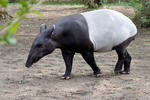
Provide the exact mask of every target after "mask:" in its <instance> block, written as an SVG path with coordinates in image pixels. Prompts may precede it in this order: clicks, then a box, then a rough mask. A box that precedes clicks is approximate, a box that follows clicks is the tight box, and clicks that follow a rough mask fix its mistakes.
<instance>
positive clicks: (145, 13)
mask: <svg viewBox="0 0 150 100" xmlns="http://www.w3.org/2000/svg"><path fill="white" fill-rule="evenodd" d="M141 4H142V7H139V8H138V9H137V12H136V16H135V18H134V22H135V23H136V24H137V26H138V27H150V1H147V0H143V1H142V2H141Z"/></svg>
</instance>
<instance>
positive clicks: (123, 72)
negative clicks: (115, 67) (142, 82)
mask: <svg viewBox="0 0 150 100" xmlns="http://www.w3.org/2000/svg"><path fill="white" fill-rule="evenodd" d="M121 74H130V72H127V71H122V72H121Z"/></svg>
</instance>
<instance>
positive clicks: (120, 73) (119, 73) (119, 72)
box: [115, 71, 130, 75]
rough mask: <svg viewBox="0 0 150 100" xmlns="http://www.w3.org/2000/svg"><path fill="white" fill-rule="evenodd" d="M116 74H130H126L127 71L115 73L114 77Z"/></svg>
mask: <svg viewBox="0 0 150 100" xmlns="http://www.w3.org/2000/svg"><path fill="white" fill-rule="evenodd" d="M118 74H130V72H127V71H115V75H118Z"/></svg>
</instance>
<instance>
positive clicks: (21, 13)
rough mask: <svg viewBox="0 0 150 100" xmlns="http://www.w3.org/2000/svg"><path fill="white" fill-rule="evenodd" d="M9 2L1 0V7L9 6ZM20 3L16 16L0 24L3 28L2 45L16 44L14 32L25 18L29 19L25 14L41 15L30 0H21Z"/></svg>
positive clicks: (0, 38) (0, 28) (1, 28)
mask: <svg viewBox="0 0 150 100" xmlns="http://www.w3.org/2000/svg"><path fill="white" fill-rule="evenodd" d="M7 4H8V1H7V0H1V1H0V6H1V7H4V8H7ZM19 4H20V6H19V9H18V10H17V11H16V14H15V16H14V18H13V19H12V20H9V21H8V23H6V24H4V25H1V26H0V30H1V31H0V32H1V35H0V45H3V44H16V42H17V41H16V38H15V35H14V34H15V33H16V31H17V29H18V27H19V24H20V22H21V21H22V20H24V19H27V18H26V16H25V15H26V14H28V13H35V14H37V15H41V14H40V13H39V12H38V11H36V10H33V9H32V8H33V5H32V4H31V1H29V0H20V2H19ZM35 5H36V4H35ZM35 5H34V6H35ZM37 5H38V3H37Z"/></svg>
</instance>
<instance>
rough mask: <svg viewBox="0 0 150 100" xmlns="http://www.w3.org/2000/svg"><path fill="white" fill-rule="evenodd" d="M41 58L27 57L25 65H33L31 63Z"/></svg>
mask: <svg viewBox="0 0 150 100" xmlns="http://www.w3.org/2000/svg"><path fill="white" fill-rule="evenodd" d="M41 58H42V57H36V58H34V59H33V58H30V57H29V58H28V60H27V62H26V65H25V66H26V67H28V68H30V67H31V66H32V65H33V63H36V62H38V61H39V60H40V59H41Z"/></svg>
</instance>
